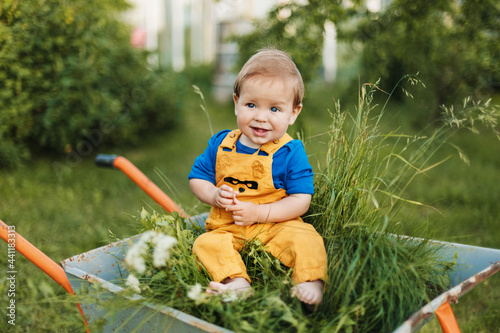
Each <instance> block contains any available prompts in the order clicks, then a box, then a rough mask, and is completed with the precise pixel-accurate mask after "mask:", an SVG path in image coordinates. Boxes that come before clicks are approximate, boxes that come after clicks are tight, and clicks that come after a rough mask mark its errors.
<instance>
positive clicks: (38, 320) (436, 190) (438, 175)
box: [0, 87, 500, 332]
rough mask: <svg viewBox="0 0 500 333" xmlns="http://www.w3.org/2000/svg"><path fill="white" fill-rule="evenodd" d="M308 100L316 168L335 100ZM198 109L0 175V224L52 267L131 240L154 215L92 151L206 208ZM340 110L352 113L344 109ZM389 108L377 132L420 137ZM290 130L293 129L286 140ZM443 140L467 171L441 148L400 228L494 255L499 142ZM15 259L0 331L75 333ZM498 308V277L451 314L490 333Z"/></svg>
mask: <svg viewBox="0 0 500 333" xmlns="http://www.w3.org/2000/svg"><path fill="white" fill-rule="evenodd" d="M308 96H309V101H310V104H309V105H310V106H309V109H308V104H307V103H308V100H306V101H305V103H306V104H305V107H304V111H303V114H302V115H301V121H300V125H301V126H302V129H303V130H302V131H301V133H302V135H303V136H304V138H305V142H306V149H308V151H309V152H310V153H311V160H312V164H313V165H316V164H315V163H314V159H316V158H320V156H321V155H322V149H323V147H324V143H322V136H321V135H319V136H317V135H318V134H322V133H325V132H326V131H327V130H328V125H329V115H328V112H327V111H326V110H327V108H330V109H331V110H333V104H332V103H331V102H330V101H331V98H330V97H335V95H334V90H332V89H331V87H326V88H325V87H323V88H322V89H318V90H317V91H315V92H311V93H310V94H309V95H308ZM318 96H329V97H328V98H326V99H325V98H319V97H318ZM316 97H318V98H317V99H316ZM329 100H330V101H329ZM200 102H201V101H200V99H199V97H198V96H197V95H196V94H195V93H194V92H193V94H192V96H191V98H190V99H189V100H188V101H187V103H186V107H185V109H184V112H183V114H182V117H183V122H182V125H181V126H179V127H178V128H176V129H174V130H170V131H168V132H165V133H160V134H154V135H153V134H145V136H144V140H143V142H142V143H141V144H140V145H139V146H134V147H118V148H115V149H112V150H110V149H106V148H105V147H101V146H98V147H94V148H93V151H92V152H91V154H89V156H86V157H82V158H81V159H79V158H75V157H74V156H73V157H71V158H70V159H68V156H62V157H61V156H58V157H52V156H38V157H37V158H36V159H34V160H33V161H32V162H30V163H28V164H27V165H25V166H23V167H20V168H18V169H16V170H11V171H6V170H1V171H0V172H1V173H0V197H1V198H2V200H1V201H0V219H2V220H3V221H4V222H5V223H6V224H8V225H15V228H16V231H17V232H18V233H19V234H21V235H22V236H24V237H25V238H26V239H27V240H29V241H30V242H31V243H33V244H34V245H35V246H36V247H38V248H39V249H40V250H41V251H42V252H44V253H45V254H46V255H47V256H49V257H50V258H52V259H53V260H54V261H56V262H59V261H60V260H63V259H66V258H68V257H71V256H74V255H76V254H80V253H83V252H86V251H89V250H91V249H94V248H96V247H99V246H102V245H105V244H108V243H110V242H113V241H114V240H115V238H114V237H118V238H124V237H128V236H131V235H133V234H136V233H137V228H138V224H137V222H136V220H135V217H136V216H138V215H139V212H140V211H141V209H142V207H151V208H153V209H157V210H160V209H161V208H160V207H159V206H158V205H156V204H155V203H154V202H153V201H152V199H150V198H149V197H148V196H147V195H146V194H145V193H143V192H142V191H141V190H140V189H139V188H138V187H137V186H136V185H135V184H134V183H132V181H131V180H129V179H128V178H127V177H126V176H125V175H124V174H122V173H120V172H119V171H116V170H108V169H100V168H98V167H96V166H95V165H94V162H93V159H94V157H95V155H96V154H98V153H115V154H119V155H122V156H124V157H126V158H127V159H129V160H130V161H131V162H132V163H134V164H135V165H136V166H137V167H138V168H139V169H140V170H141V171H143V172H144V173H145V174H146V175H147V176H148V177H150V179H151V180H153V181H154V182H155V183H156V184H157V185H158V186H159V187H160V188H161V189H162V190H164V191H165V192H166V193H167V194H168V195H169V196H171V197H172V198H173V199H174V200H175V201H176V202H178V203H180V204H181V205H182V206H183V207H185V208H186V209H188V210H189V211H190V212H194V211H198V212H199V211H204V210H206V207H204V206H202V205H200V204H199V203H198V202H197V201H196V200H195V198H194V196H193V195H192V194H191V193H190V191H189V187H188V182H187V175H188V173H189V170H190V167H191V164H192V162H193V160H194V158H195V157H196V156H197V155H198V154H200V153H201V152H202V151H203V149H204V148H205V146H206V142H207V140H208V139H209V138H210V136H211V133H210V128H209V127H208V126H207V121H206V119H207V118H206V115H205V113H203V111H202V110H201V108H200V107H199V104H200ZM344 104H345V107H347V108H351V109H352V108H354V107H353V104H352V103H351V104H349V103H348V102H347V103H344ZM312 109H313V110H312ZM390 109H394V110H399V111H401V112H400V115H399V116H398V117H397V118H395V119H394V120H393V121H391V122H390V123H388V124H387V125H386V126H387V127H386V128H385V130H387V131H389V130H394V129H396V127H401V128H404V129H405V132H406V131H415V132H417V131H420V129H418V130H417V129H414V128H412V126H409V125H407V124H408V123H409V122H410V121H409V120H408V119H409V117H408V116H407V115H405V110H406V109H407V105H403V104H397V103H394V104H393V103H391V105H390ZM208 112H209V114H210V119H211V122H212V125H213V128H214V131H218V130H221V129H224V128H234V127H235V126H236V123H235V120H234V114H233V111H232V106H231V105H229V104H228V105H216V104H215V103H213V102H210V101H209V102H208ZM391 112H392V111H391ZM308 113H309V114H308ZM296 130H297V127H294V128H293V129H292V133H293V132H294V131H296ZM407 134H414V133H407ZM111 135H112V134H111ZM450 142H451V143H453V144H456V145H458V146H460V147H461V149H462V150H463V151H464V153H465V154H466V155H467V156H468V158H469V160H470V165H467V164H465V163H464V162H462V161H461V160H460V158H459V156H458V154H457V153H456V152H455V150H454V148H453V147H452V146H450V145H448V146H445V147H444V148H443V150H442V152H441V155H440V156H439V157H438V158H437V160H440V159H444V158H446V157H448V156H451V158H450V159H449V160H448V161H446V162H445V163H443V164H442V165H440V166H439V167H436V168H435V169H433V170H431V171H430V172H428V173H427V175H422V177H421V178H419V179H416V180H415V182H414V183H413V184H412V186H411V187H410V188H409V189H408V191H407V195H408V197H409V198H411V199H412V200H416V201H419V202H423V203H425V204H427V205H431V206H433V207H434V208H436V209H437V210H438V211H439V212H440V213H438V212H437V211H436V210H435V209H430V208H419V207H407V208H405V209H403V210H402V214H401V223H403V224H404V225H406V226H407V227H408V228H409V229H408V230H410V229H412V228H414V227H415V226H417V227H418V228H421V230H426V232H431V231H432V233H433V234H432V235H433V237H434V238H435V239H439V240H444V241H451V242H458V243H463V244H469V245H476V246H484V247H490V248H499V249H500V228H498V221H500V205H499V204H498V202H499V199H500V191H499V190H498V183H499V182H500V171H499V170H500V142H498V140H497V138H496V137H495V136H494V135H492V134H491V133H485V134H481V135H476V134H473V133H470V132H466V131H461V132H459V133H457V134H456V135H455V136H454V137H453V138H452V139H451V140H450ZM111 234H113V235H114V236H111ZM2 244H3V245H0V251H2V252H3V253H4V255H3V256H2V257H1V259H0V265H1V267H2V269H3V270H6V268H7V260H6V259H7V246H6V245H5V243H3V242H2ZM15 259H16V261H15V265H16V269H17V275H16V296H15V300H16V321H15V323H16V326H15V327H11V326H10V325H7V324H6V323H2V324H0V330H2V331H9V332H53V331H58V332H64V331H67V332H74V331H75V330H80V329H82V328H83V326H82V324H81V317H80V315H79V313H78V312H77V309H76V306H75V305H74V304H73V303H71V302H68V301H67V299H66V298H64V297H62V296H63V295H65V291H64V290H63V289H62V288H61V287H59V285H57V283H55V282H54V281H53V280H51V279H50V278H49V277H48V276H47V275H45V274H44V273H42V272H41V271H40V270H39V269H38V268H36V267H35V266H34V265H33V264H32V263H30V262H29V261H27V260H26V259H25V258H23V257H22V256H21V255H20V254H18V255H17V256H16V258H15ZM7 291H8V285H7V283H6V281H5V280H3V281H2V282H1V283H0V300H1V303H0V307H1V308H2V309H4V310H2V311H4V312H5V311H6V310H5V309H6V307H7V302H8V301H9V297H8V296H7V294H8V293H7ZM499 304H500V276H499V275H496V276H493V277H491V278H490V279H488V280H486V281H485V282H483V283H482V284H481V285H479V286H478V287H476V288H475V289H474V290H473V291H472V292H470V293H469V294H467V295H466V296H464V297H463V298H462V299H461V301H460V302H459V303H458V304H457V305H453V306H452V308H453V309H454V312H455V315H456V317H457V320H458V323H459V325H460V327H461V329H462V331H463V332H499V328H498V327H500V307H499ZM4 320H6V319H5V317H4ZM421 331H422V332H439V331H440V328H439V325H438V324H437V321H436V320H433V321H432V322H431V323H428V324H427V325H425V327H424V328H423V329H422V330H421Z"/></svg>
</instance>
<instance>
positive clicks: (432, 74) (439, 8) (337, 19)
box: [237, 0, 500, 114]
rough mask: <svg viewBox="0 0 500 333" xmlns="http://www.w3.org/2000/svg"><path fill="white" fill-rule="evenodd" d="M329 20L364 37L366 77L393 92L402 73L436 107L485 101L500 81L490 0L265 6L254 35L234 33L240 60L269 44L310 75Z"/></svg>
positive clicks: (496, 10)
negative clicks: (419, 84)
mask: <svg viewBox="0 0 500 333" xmlns="http://www.w3.org/2000/svg"><path fill="white" fill-rule="evenodd" d="M326 21H331V22H334V23H335V25H336V27H337V37H338V39H339V40H340V41H344V42H347V43H353V42H361V44H362V45H363V49H362V51H361V52H362V54H361V68H360V74H361V78H362V80H363V81H364V82H366V81H368V82H375V81H376V80H378V79H379V78H381V82H382V87H383V88H386V89H392V87H394V86H395V85H396V83H397V82H398V81H399V79H400V78H401V77H403V76H404V75H406V74H415V73H417V72H418V73H419V77H420V78H421V80H422V81H423V82H424V83H425V84H426V85H427V87H428V89H426V93H425V95H424V96H423V98H422V99H425V100H426V101H427V102H428V103H429V104H428V105H433V106H435V108H434V110H433V111H434V112H433V113H432V114H435V111H436V109H437V107H439V106H440V105H442V104H447V105H450V104H453V103H458V102H461V100H462V99H463V98H464V97H465V96H469V95H473V96H474V97H476V98H482V97H485V96H486V95H489V94H491V92H492V91H493V89H495V87H498V85H499V83H500V61H499V60H500V43H498V40H499V38H500V4H499V3H498V2H497V1H494V0H486V1H479V0H463V1H461V2H458V1H456V0H437V1H431V2H426V1H408V0H394V1H392V2H391V3H390V4H389V5H388V6H387V7H386V8H383V9H382V10H381V11H380V12H371V11H369V10H367V8H366V7H364V5H363V1H352V2H351V1H350V2H349V5H348V4H347V1H334V0H325V1H320V0H314V1H308V2H307V3H306V4H297V3H289V4H285V5H279V6H277V7H276V8H274V9H273V10H271V11H270V13H269V15H268V18H267V20H266V21H265V22H258V23H257V24H256V29H255V31H254V32H252V33H250V34H248V35H245V36H241V37H239V38H237V40H238V44H239V47H240V55H241V59H242V61H244V59H247V58H248V57H249V56H250V55H251V54H252V53H254V52H255V50H257V49H259V48H261V47H263V46H266V45H273V46H277V47H279V48H283V49H285V50H286V51H288V52H289V53H290V55H291V56H292V58H293V59H294V60H295V62H296V63H297V65H298V67H299V69H300V70H301V71H302V73H303V74H304V78H305V79H306V80H309V79H311V78H313V77H314V76H316V75H317V74H318V73H319V70H318V69H319V68H320V64H321V55H322V52H321V51H322V45H323V30H324V24H325V22H326Z"/></svg>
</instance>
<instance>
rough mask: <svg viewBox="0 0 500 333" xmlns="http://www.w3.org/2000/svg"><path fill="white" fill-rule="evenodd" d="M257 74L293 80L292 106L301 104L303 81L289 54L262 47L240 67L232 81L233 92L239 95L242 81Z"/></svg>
mask: <svg viewBox="0 0 500 333" xmlns="http://www.w3.org/2000/svg"><path fill="white" fill-rule="evenodd" d="M257 75H264V76H275V77H281V78H283V79H285V80H293V81H294V82H293V89H294V101H293V106H294V107H297V106H299V105H300V104H302V99H303V98H304V82H303V81H302V76H301V75H300V72H299V70H298V69H297V66H296V65H295V63H294V62H293V61H292V59H291V58H290V56H288V54H286V53H285V52H283V51H280V50H277V49H263V50H260V51H259V52H257V53H256V54H254V55H253V56H252V57H251V58H250V59H248V61H247V62H246V63H245V65H244V66H243V68H241V71H240V73H239V74H238V76H237V77H236V81H235V82H234V88H233V91H234V94H235V95H236V96H238V97H239V96H240V91H241V87H242V85H243V83H244V82H245V81H246V80H247V79H249V78H251V77H253V76H257Z"/></svg>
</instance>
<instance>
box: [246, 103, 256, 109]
mask: <svg viewBox="0 0 500 333" xmlns="http://www.w3.org/2000/svg"><path fill="white" fill-rule="evenodd" d="M247 106H248V107H249V108H250V109H253V108H255V104H253V103H247Z"/></svg>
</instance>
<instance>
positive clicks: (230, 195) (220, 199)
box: [214, 185, 238, 210]
mask: <svg viewBox="0 0 500 333" xmlns="http://www.w3.org/2000/svg"><path fill="white" fill-rule="evenodd" d="M237 195H238V192H236V191H233V189H232V188H231V187H229V186H227V185H222V186H221V187H219V188H218V189H217V191H216V192H215V199H214V202H215V206H216V207H219V208H224V209H226V210H227V208H229V207H231V206H232V205H233V204H234V200H235V198H236V196H237Z"/></svg>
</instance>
